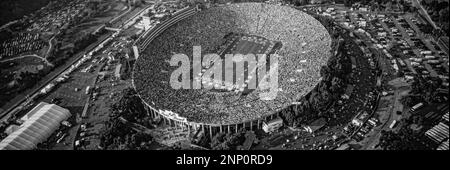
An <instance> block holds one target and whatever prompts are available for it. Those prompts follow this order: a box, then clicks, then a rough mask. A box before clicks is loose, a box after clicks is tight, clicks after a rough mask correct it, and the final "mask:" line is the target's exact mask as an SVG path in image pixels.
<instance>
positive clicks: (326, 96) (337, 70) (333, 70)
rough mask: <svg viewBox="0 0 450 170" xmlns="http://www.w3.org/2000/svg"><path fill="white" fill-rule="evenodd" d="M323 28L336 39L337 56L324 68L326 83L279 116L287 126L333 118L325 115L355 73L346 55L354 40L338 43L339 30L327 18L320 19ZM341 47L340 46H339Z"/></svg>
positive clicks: (322, 82) (334, 43)
mask: <svg viewBox="0 0 450 170" xmlns="http://www.w3.org/2000/svg"><path fill="white" fill-rule="evenodd" d="M319 21H321V22H323V25H327V26H328V27H326V28H328V29H329V32H330V34H331V36H332V37H337V38H334V41H333V45H332V46H333V50H332V53H333V54H334V50H337V51H338V53H337V55H334V56H331V58H330V59H329V60H328V63H327V65H325V66H322V68H321V70H320V75H321V77H322V81H321V82H320V83H319V84H318V85H317V86H316V87H315V88H314V89H313V90H312V91H311V92H310V93H309V94H308V95H306V96H305V97H304V98H302V99H300V101H299V102H300V104H299V105H293V106H290V107H288V108H286V109H284V110H282V111H281V112H280V113H279V115H280V117H281V118H283V120H284V121H285V123H286V124H287V125H290V126H294V127H295V126H298V125H301V124H303V123H308V122H309V121H311V120H315V119H317V118H320V117H328V118H331V117H333V116H332V115H325V113H327V112H325V110H327V109H328V108H329V106H330V105H331V104H332V103H334V102H335V101H336V100H337V99H338V98H339V97H340V95H341V94H343V92H344V89H345V88H344V87H345V85H346V84H347V83H348V81H349V75H350V73H351V71H352V69H351V64H350V63H351V62H350V58H349V57H348V56H347V55H346V54H347V51H350V50H352V49H349V46H348V43H351V41H336V40H339V39H340V36H339V34H340V33H339V31H337V30H335V29H339V28H338V27H335V26H334V24H333V23H332V22H331V21H330V20H327V19H319ZM337 44H339V45H337Z"/></svg>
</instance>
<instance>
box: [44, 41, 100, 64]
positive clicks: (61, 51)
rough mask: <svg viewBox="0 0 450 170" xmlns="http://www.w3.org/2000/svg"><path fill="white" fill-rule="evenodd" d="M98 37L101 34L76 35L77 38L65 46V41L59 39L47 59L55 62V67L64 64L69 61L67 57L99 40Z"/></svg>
mask: <svg viewBox="0 0 450 170" xmlns="http://www.w3.org/2000/svg"><path fill="white" fill-rule="evenodd" d="M63 35H64V34H62V35H61V36H63ZM57 37H60V36H57ZM98 37H99V36H97V35H92V34H84V35H82V36H77V37H75V39H73V40H72V41H71V43H70V44H66V45H65V46H62V45H63V43H62V42H61V41H58V42H57V43H56V44H55V45H54V48H55V50H53V51H52V52H51V53H50V55H49V57H48V58H47V60H48V61H49V62H51V63H53V65H54V66H55V67H58V66H60V65H63V64H64V63H65V62H66V61H67V59H69V58H70V57H72V56H73V55H75V54H77V53H79V52H80V51H82V50H84V49H85V48H87V47H88V46H89V45H91V44H92V43H94V42H95V41H97V39H98Z"/></svg>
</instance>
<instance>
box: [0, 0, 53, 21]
mask: <svg viewBox="0 0 450 170" xmlns="http://www.w3.org/2000/svg"><path fill="white" fill-rule="evenodd" d="M49 2H50V0H32V1H29V0H2V1H0V16H2V17H0V25H3V24H6V23H7V22H9V21H12V20H15V19H20V18H22V17H23V16H24V15H28V14H30V13H33V12H34V11H36V10H39V9H41V8H42V7H43V6H45V5H47V4H48V3H49Z"/></svg>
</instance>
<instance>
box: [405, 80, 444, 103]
mask: <svg viewBox="0 0 450 170" xmlns="http://www.w3.org/2000/svg"><path fill="white" fill-rule="evenodd" d="M441 84H442V80H441V79H440V78H430V79H428V80H426V79H423V78H421V77H419V76H415V77H414V81H413V83H412V84H411V91H410V92H409V95H407V96H405V97H403V98H402V99H401V102H402V104H403V105H406V106H408V107H412V106H414V105H415V104H417V103H419V102H425V103H440V102H442V101H443V100H445V96H446V95H448V94H444V93H442V92H441V91H439V90H436V89H439V87H440V86H441Z"/></svg>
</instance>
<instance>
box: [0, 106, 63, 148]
mask: <svg viewBox="0 0 450 170" xmlns="http://www.w3.org/2000/svg"><path fill="white" fill-rule="evenodd" d="M70 116H71V114H70V112H69V110H67V109H65V108H62V107H60V106H58V105H55V104H48V103H45V102H41V103H39V104H38V105H37V106H36V107H35V108H34V109H32V110H31V111H30V112H28V113H27V114H26V115H25V116H24V117H22V118H21V120H22V121H23V123H22V124H21V125H20V126H19V127H18V128H17V129H16V130H15V131H14V132H12V133H11V134H9V135H8V136H7V137H6V138H5V139H4V140H2V141H1V142H0V150H31V149H34V148H36V146H37V144H39V143H41V142H44V141H46V140H47V138H48V137H50V135H51V134H52V133H53V132H54V131H56V130H57V129H58V128H59V126H60V123H61V122H62V121H64V120H66V119H68V118H69V117H70Z"/></svg>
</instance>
